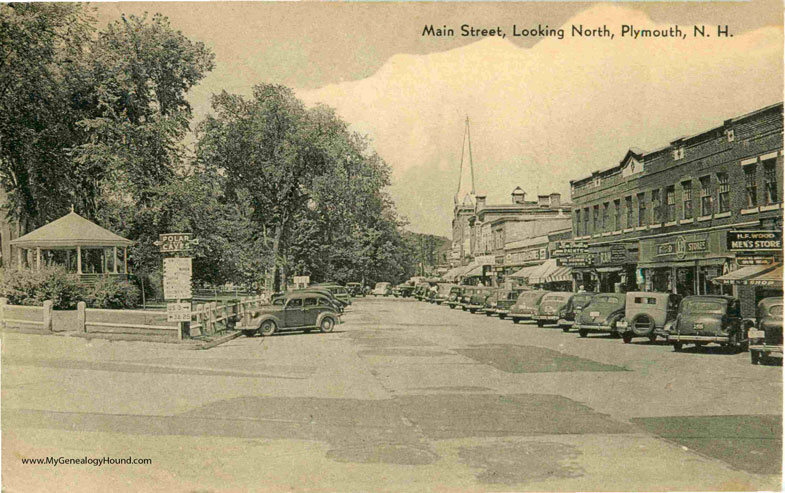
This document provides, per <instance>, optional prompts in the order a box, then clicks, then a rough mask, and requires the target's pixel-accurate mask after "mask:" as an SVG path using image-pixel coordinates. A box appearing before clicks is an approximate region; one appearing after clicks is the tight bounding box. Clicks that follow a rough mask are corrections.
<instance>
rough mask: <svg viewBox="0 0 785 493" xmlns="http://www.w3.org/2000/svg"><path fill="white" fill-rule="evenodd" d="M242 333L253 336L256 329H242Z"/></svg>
mask: <svg viewBox="0 0 785 493" xmlns="http://www.w3.org/2000/svg"><path fill="white" fill-rule="evenodd" d="M242 333H243V335H244V336H245V337H253V335H254V334H256V331H255V330H244V331H242Z"/></svg>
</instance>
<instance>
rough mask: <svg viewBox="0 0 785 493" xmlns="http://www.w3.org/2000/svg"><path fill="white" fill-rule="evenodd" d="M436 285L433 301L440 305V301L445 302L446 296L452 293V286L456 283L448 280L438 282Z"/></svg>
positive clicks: (454, 286)
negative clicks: (436, 289) (436, 290)
mask: <svg viewBox="0 0 785 493" xmlns="http://www.w3.org/2000/svg"><path fill="white" fill-rule="evenodd" d="M437 286H438V288H439V291H438V292H437V293H436V296H434V298H433V302H434V303H436V304H437V305H441V304H442V303H444V302H446V301H447V298H449V297H450V293H452V290H453V288H456V287H457V285H455V284H452V283H449V282H440V283H439V284H438V285H437Z"/></svg>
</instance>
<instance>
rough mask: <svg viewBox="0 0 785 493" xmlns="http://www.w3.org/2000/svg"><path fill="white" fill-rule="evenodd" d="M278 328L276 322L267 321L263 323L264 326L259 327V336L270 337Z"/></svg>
mask: <svg viewBox="0 0 785 493" xmlns="http://www.w3.org/2000/svg"><path fill="white" fill-rule="evenodd" d="M277 328H278V327H277V326H276V325H275V322H273V321H272V320H265V321H264V322H262V325H261V326H259V335H262V336H265V337H268V336H271V335H273V334H275V330H276V329H277Z"/></svg>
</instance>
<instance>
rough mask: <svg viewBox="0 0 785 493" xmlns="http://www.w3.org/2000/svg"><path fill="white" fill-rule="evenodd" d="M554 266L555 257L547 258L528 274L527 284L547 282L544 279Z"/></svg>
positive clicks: (554, 268)
mask: <svg viewBox="0 0 785 493" xmlns="http://www.w3.org/2000/svg"><path fill="white" fill-rule="evenodd" d="M556 267H558V266H557V265H556V259H548V260H546V261H545V262H543V263H541V264H540V265H538V266H537V268H536V269H535V270H533V271H532V272H531V273H530V274H529V279H528V281H526V282H527V283H529V284H543V283H545V282H547V281H546V280H545V279H546V278H547V277H548V273H549V272H550V271H551V270H556Z"/></svg>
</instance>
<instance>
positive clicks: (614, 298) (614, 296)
mask: <svg viewBox="0 0 785 493" xmlns="http://www.w3.org/2000/svg"><path fill="white" fill-rule="evenodd" d="M626 303H627V297H626V295H625V294H624V293H597V294H596V295H594V297H593V298H592V299H591V301H590V302H589V304H588V305H586V306H585V307H584V308H583V310H581V314H580V315H578V316H577V317H576V324H575V325H576V326H577V329H578V334H579V335H580V336H581V337H586V336H587V335H589V332H599V333H607V334H611V335H612V336H618V335H619V334H618V332H617V328H616V323H617V322H618V321H619V320H621V319H622V318H623V317H624V307H625V305H626Z"/></svg>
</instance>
